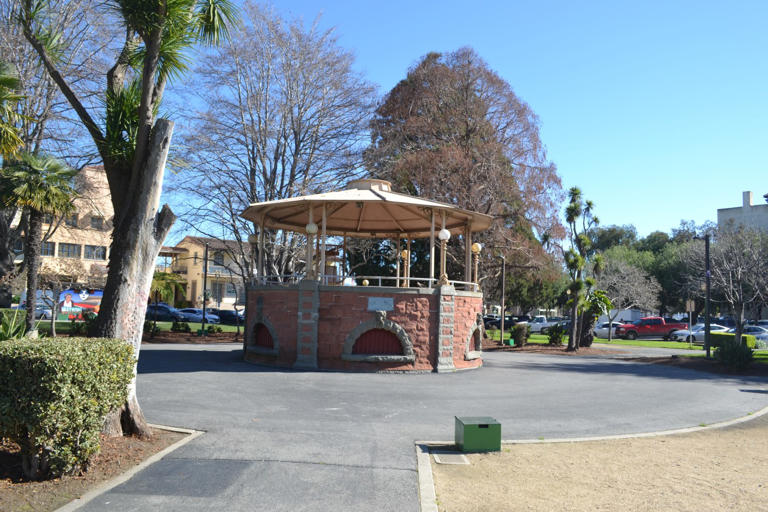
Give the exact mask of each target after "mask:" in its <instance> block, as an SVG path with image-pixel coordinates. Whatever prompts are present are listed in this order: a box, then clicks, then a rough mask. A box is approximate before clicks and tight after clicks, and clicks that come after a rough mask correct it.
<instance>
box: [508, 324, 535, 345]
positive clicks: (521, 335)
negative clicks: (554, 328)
mask: <svg viewBox="0 0 768 512" xmlns="http://www.w3.org/2000/svg"><path fill="white" fill-rule="evenodd" d="M530 333H531V328H530V327H529V326H528V324H516V325H515V326H514V327H512V339H513V340H515V345H517V346H519V347H522V346H523V345H525V344H526V343H527V342H528V337H529V336H530Z"/></svg>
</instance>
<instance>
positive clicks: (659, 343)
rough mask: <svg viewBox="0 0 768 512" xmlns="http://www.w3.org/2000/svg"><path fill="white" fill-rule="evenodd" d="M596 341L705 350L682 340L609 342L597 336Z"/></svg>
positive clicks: (617, 340)
mask: <svg viewBox="0 0 768 512" xmlns="http://www.w3.org/2000/svg"><path fill="white" fill-rule="evenodd" d="M595 343H605V344H607V345H626V346H630V347H653V348H678V349H681V350H703V349H704V348H703V347H702V346H699V345H696V344H694V345H693V346H692V347H691V346H690V345H688V343H687V342H681V341H655V340H622V339H615V338H614V339H613V340H611V342H610V343H608V340H607V339H604V338H595Z"/></svg>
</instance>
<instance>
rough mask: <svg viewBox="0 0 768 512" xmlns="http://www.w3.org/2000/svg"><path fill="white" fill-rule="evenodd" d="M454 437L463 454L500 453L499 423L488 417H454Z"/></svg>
mask: <svg viewBox="0 0 768 512" xmlns="http://www.w3.org/2000/svg"><path fill="white" fill-rule="evenodd" d="M455 437H456V446H458V447H459V450H461V451H463V452H498V451H501V423H499V422H498V421H496V420H495V419H493V418H491V417H489V416H465V417H462V418H459V417H458V416H456V436H455Z"/></svg>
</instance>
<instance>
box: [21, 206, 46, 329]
mask: <svg viewBox="0 0 768 512" xmlns="http://www.w3.org/2000/svg"><path fill="white" fill-rule="evenodd" d="M42 236H43V214H42V213H40V212H39V211H37V210H35V209H33V208H30V211H29V232H28V233H27V240H26V244H25V246H24V259H25V260H26V262H27V265H26V266H27V321H26V324H27V336H29V337H31V338H36V337H37V329H35V308H36V307H37V289H38V280H39V274H40V242H41V240H42Z"/></svg>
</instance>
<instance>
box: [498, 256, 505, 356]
mask: <svg viewBox="0 0 768 512" xmlns="http://www.w3.org/2000/svg"><path fill="white" fill-rule="evenodd" d="M506 286H507V259H506V258H505V257H504V255H503V254H502V255H501V321H500V322H499V327H500V328H501V338H500V341H501V344H502V345H503V344H504V316H505V312H506V307H505V304H504V302H505V301H504V296H505V295H506V294H507V288H506Z"/></svg>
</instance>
